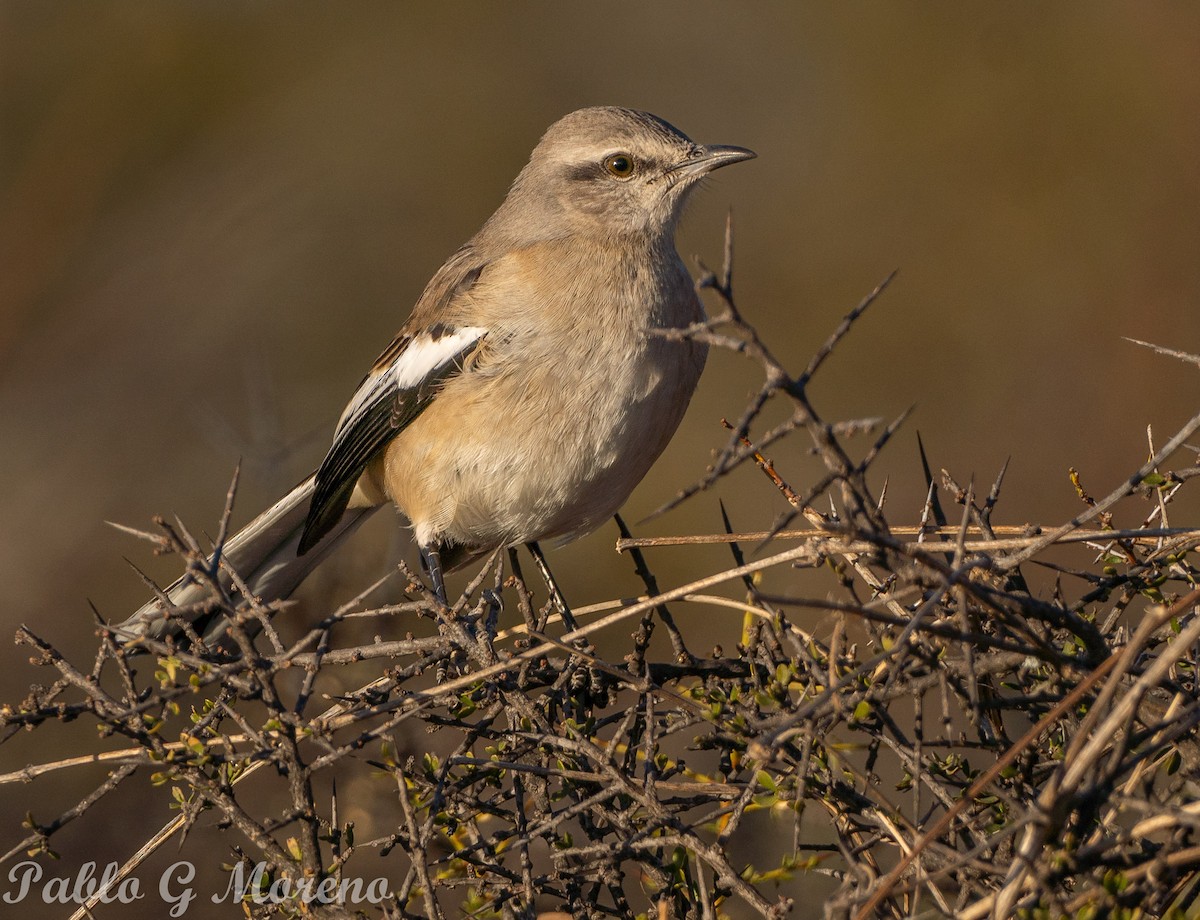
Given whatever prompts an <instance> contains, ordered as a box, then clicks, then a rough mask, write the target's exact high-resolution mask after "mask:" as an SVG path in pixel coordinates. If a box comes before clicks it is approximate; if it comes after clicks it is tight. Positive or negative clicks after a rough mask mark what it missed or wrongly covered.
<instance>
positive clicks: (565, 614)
mask: <svg viewBox="0 0 1200 920" xmlns="http://www.w3.org/2000/svg"><path fill="white" fill-rule="evenodd" d="M525 548H526V549H527V550H529V555H531V556H532V557H533V561H534V564H535V565H536V566H537V568H538V571H539V572H540V573H541V575H542V579H543V580H544V581H545V582H546V587H547V588H548V589H549V590H550V600H551V601H552V602H553V604H554V606H555V607H557V608H558V612H559V613H560V614H561V615H562V621H563V625H564V626H566V627H567V631H568V632H574V631H575V630H576V629H578V628H579V624H578V623H576V622H575V617H574V616H573V615H572V614H571V608H570V607H568V606H567V600H566V598H564V597H563V594H562V592H561V591H559V590H558V582H556V581H555V580H554V576H553V575H551V574H550V566H548V565H546V557H545V556H544V555H542V548H541V547H540V546H538V545H537V542H536V541H533V540H531V541H530V542H528V543H526V544H525Z"/></svg>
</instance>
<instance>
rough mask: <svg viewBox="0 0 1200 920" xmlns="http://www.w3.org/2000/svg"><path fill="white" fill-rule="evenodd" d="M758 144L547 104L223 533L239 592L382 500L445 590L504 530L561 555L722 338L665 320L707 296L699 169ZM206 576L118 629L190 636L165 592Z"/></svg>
mask: <svg viewBox="0 0 1200 920" xmlns="http://www.w3.org/2000/svg"><path fill="white" fill-rule="evenodd" d="M754 156H755V153H754V152H753V151H751V150H748V149H746V148H744V147H735V146H725V145H707V146H706V145H702V144H698V143H696V142H694V141H692V140H691V139H690V138H689V137H688V136H687V135H685V134H684V133H683V132H681V131H680V130H678V129H677V128H675V127H674V126H672V125H671V124H670V123H668V122H666V121H664V120H663V119H661V118H659V117H657V116H655V115H652V114H650V113H648V112H643V111H638V110H634V109H629V108H622V107H617V106H595V107H589V108H583V109H580V110H578V111H575V112H571V113H570V114H568V115H565V116H564V117H562V118H560V119H559V120H558V121H556V122H554V124H552V125H551V126H550V127H549V128H548V129H547V130H546V132H545V134H544V135H543V136H542V138H541V140H540V141H539V142H538V143H537V145H536V146H535V147H534V149H533V152H532V154H531V155H530V157H529V161H528V163H527V164H526V165H525V166H524V168H523V169H521V170H520V172H519V174H518V175H517V177H516V179H515V180H514V181H513V183H512V185H511V187H510V189H509V191H508V194H507V196H506V197H505V198H504V201H503V202H502V203H501V205H500V206H499V208H498V209H497V210H496V211H495V213H493V214H492V216H491V217H490V218H488V220H487V221H486V222H485V223H484V224H483V227H482V228H481V229H480V230H479V231H478V232H477V233H476V234H475V235H474V236H473V237H472V238H471V239H470V240H469V241H468V242H467V243H466V244H465V245H464V246H462V247H461V248H460V249H458V251H457V252H455V253H454V254H453V255H451V256H450V258H449V259H448V260H447V261H446V263H445V264H444V265H443V266H442V267H441V268H440V269H439V270H438V271H437V272H436V273H435V274H434V276H433V278H432V279H431V280H430V281H429V283H428V284H427V285H426V287H425V289H424V292H423V293H422V294H421V296H420V298H419V299H418V300H417V302H416V305H415V307H414V308H413V310H412V312H411V315H410V316H409V318H408V320H407V321H406V322H405V323H404V324H403V326H402V327H401V328H400V331H399V333H398V334H397V335H396V336H395V338H393V339H392V341H391V342H390V344H388V346H387V347H386V348H385V349H384V350H383V353H382V354H381V355H380V356H379V358H378V360H376V362H375V363H374V365H373V366H372V367H371V369H370V371H369V372H368V373H367V374H366V376H365V377H364V378H363V379H362V382H361V383H360V384H359V386H358V389H357V390H356V391H355V392H354V394H353V396H352V397H351V399H350V401H349V403H348V404H347V405H346V408H345V411H344V412H343V413H342V415H341V418H340V419H339V421H338V423H337V425H336V427H335V429H334V432H333V438H332V443H331V445H330V447H329V450H328V452H327V454H326V455H325V458H324V460H323V461H322V462H321V464H320V466H319V467H318V469H317V470H316V472H315V473H313V474H312V475H311V476H308V477H306V478H305V479H304V480H303V481H302V482H301V483H300V484H299V485H297V486H296V487H295V488H293V489H292V490H291V491H289V492H288V493H287V495H285V496H284V497H283V498H281V499H280V500H279V501H278V502H276V503H275V504H274V505H273V506H271V507H270V508H268V509H267V510H266V511H264V512H263V513H262V514H260V515H259V516H258V517H257V518H255V519H254V520H252V521H251V522H250V523H249V524H248V525H246V526H245V527H244V528H243V529H242V530H240V531H239V532H238V533H236V534H235V535H234V536H233V537H231V538H230V539H228V540H227V541H226V543H225V545H224V546H223V547H222V548H221V552H222V557H223V560H224V562H225V563H226V565H227V566H229V567H231V568H232V569H233V570H234V571H235V572H237V573H238V575H239V577H240V579H241V581H242V582H243V584H244V585H245V590H247V591H248V592H250V593H252V594H253V595H254V596H255V597H256V598H258V599H259V600H261V601H264V602H266V601H272V600H278V599H282V598H284V597H287V596H288V595H290V594H291V592H292V591H293V590H295V588H296V587H297V586H298V585H299V584H300V582H301V581H303V580H304V578H305V577H307V575H308V574H309V573H310V572H311V571H312V570H313V569H314V568H315V567H316V566H317V565H318V564H320V562H321V561H322V560H323V559H324V558H325V557H326V556H327V555H328V554H329V553H330V551H332V550H333V549H334V548H335V547H336V546H337V545H338V544H339V543H341V542H342V541H343V540H344V539H345V538H346V537H347V536H348V535H349V534H350V533H352V532H353V531H354V530H355V529H356V527H357V526H358V525H359V524H360V523H362V521H363V520H365V518H366V517H367V516H369V515H370V514H371V513H372V512H374V511H375V510H377V509H378V508H380V507H383V506H385V505H386V504H388V503H389V502H390V503H393V504H394V505H395V506H396V507H397V508H398V509H399V511H400V512H401V514H402V515H403V516H404V518H405V519H406V520H407V522H408V525H409V526H410V527H411V530H412V534H413V537H414V539H415V542H416V544H417V547H418V549H419V552H420V556H421V561H422V565H423V568H424V569H425V572H426V573H427V576H428V578H429V580H430V582H431V584H432V587H433V592H434V594H435V595H436V596H437V597H438V598H439V599H440V600H441V601H442V602H443V603H445V599H446V592H445V581H444V573H445V572H447V571H452V570H454V569H458V568H461V567H462V566H464V565H466V564H467V563H469V562H470V561H472V560H474V559H478V558H480V557H483V556H486V555H487V554H490V553H491V552H493V551H495V550H496V549H498V548H501V547H511V546H518V545H521V544H524V545H526V546H528V547H529V548H530V549H531V550H532V551H534V554H535V560H536V561H537V562H538V563H539V567H541V568H542V569H543V574H547V575H548V573H547V572H546V570H545V569H544V560H543V558H542V556H541V550H540V548H539V545H540V543H542V542H545V541H553V542H555V543H565V542H569V541H571V540H574V539H576V538H578V537H581V536H583V535H585V534H588V533H590V532H592V531H594V530H595V529H596V528H598V527H599V526H600V525H601V524H603V523H604V522H605V521H606V520H608V519H609V518H610V517H611V516H612V515H613V514H614V513H616V511H617V510H618V508H619V507H620V506H621V505H622V504H623V503H624V501H625V500H626V499H627V498H628V497H629V494H630V493H631V492H632V491H633V489H634V487H635V486H636V485H637V484H638V483H639V482H640V481H641V479H642V478H643V476H644V475H645V474H646V472H647V471H648V470H649V468H650V467H651V465H652V464H653V463H654V461H655V460H656V459H657V458H658V456H659V455H660V454H661V453H662V451H663V450H664V449H665V447H666V446H667V443H668V442H669V441H670V439H671V437H672V436H673V434H674V433H675V430H676V428H677V427H678V425H679V423H680V421H681V419H682V418H683V415H684V411H685V410H686V409H687V407H688V404H689V402H690V400H691V398H692V394H693V393H694V391H695V389H696V386H697V383H698V381H699V379H700V376H701V371H702V370H703V368H704V364H705V358H706V353H707V347H706V345H705V344H704V343H703V342H701V341H698V340H697V339H696V338H695V337H688V336H679V335H674V336H672V335H665V334H663V333H664V331H665V330H672V329H679V328H685V327H689V326H692V325H694V324H697V323H701V322H702V321H703V320H704V316H705V314H704V309H703V306H702V304H701V302H700V298H699V296H698V294H697V291H696V287H695V284H694V282H693V280H692V278H691V276H690V274H689V273H688V270H687V268H686V266H685V265H684V263H683V261H682V259H681V258H680V256H679V253H678V251H677V249H676V244H675V231H676V227H677V225H678V222H679V220H680V217H681V215H682V213H683V211H684V207H685V205H686V203H687V201H688V199H689V196H690V195H691V193H692V192H693V191H694V190H695V189H696V187H697V186H698V185H699V184H700V182H701V180H703V179H704V178H705V177H706V176H708V175H709V174H710V173H712V171H713V170H715V169H718V168H721V167H724V166H727V165H729V164H733V163H738V162H741V161H744V160H749V159H752V158H753V157H754ZM226 577H227V576H226ZM208 590H209V589H208V588H207V587H206V586H204V585H202V584H200V583H199V582H198V581H196V580H195V578H194V577H193V576H186V575H185V576H184V577H182V578H181V579H180V580H179V581H177V582H176V583H175V584H174V585H172V586H171V587H170V588H169V589H167V591H166V592H160V596H158V597H156V598H155V599H154V600H152V601H150V602H148V603H147V604H145V605H144V606H143V607H142V608H141V609H139V610H138V611H137V612H136V613H134V614H133V616H131V617H129V618H128V619H127V620H125V621H124V622H123V623H121V624H119V625H118V626H116V627H115V630H114V631H115V633H116V634H117V635H118V636H120V637H122V638H124V639H137V638H140V637H147V638H151V639H163V638H166V637H167V636H170V635H174V634H177V633H178V632H179V629H180V625H179V622H178V617H177V616H173V615H169V613H170V611H169V610H168V608H169V607H171V608H175V607H180V608H182V607H187V608H188V609H194V608H198V607H202V606H203V605H202V604H201V603H199V602H201V601H202V599H203V598H205V597H206V596H207V591H208ZM551 590H552V593H553V592H554V591H556V590H557V589H556V588H555V587H554V586H553V585H552V586H551ZM168 602H169V603H168ZM189 605H191V606H189ZM192 619H193V620H194V622H193V626H194V628H195V629H196V630H197V632H199V633H201V634H202V635H203V636H204V638H205V639H210V638H214V637H217V636H219V635H220V634H221V633H222V632H223V629H224V627H223V623H222V618H221V617H220V616H214V615H209V616H208V618H207V619H206V618H205V617H204V616H203V615H196V616H194V617H192Z"/></svg>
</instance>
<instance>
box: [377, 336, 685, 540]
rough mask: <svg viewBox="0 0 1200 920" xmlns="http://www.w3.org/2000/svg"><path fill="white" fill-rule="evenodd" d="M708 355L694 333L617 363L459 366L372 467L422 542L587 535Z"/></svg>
mask: <svg viewBox="0 0 1200 920" xmlns="http://www.w3.org/2000/svg"><path fill="white" fill-rule="evenodd" d="M703 358H704V356H703V351H702V350H701V349H699V348H698V347H696V346H694V345H692V344H691V343H669V342H665V341H662V340H657V341H656V342H655V344H654V345H653V346H651V347H648V348H646V349H645V350H644V351H643V352H642V353H640V354H636V353H635V354H634V355H630V356H628V357H627V358H626V360H627V361H628V362H629V365H628V367H627V369H626V372H622V373H614V372H613V371H614V368H613V367H612V366H611V364H610V366H608V367H598V366H597V365H596V363H595V362H594V361H593V362H586V361H583V362H575V361H564V362H560V363H558V364H554V363H551V362H546V364H545V365H543V366H539V367H538V368H537V369H535V370H533V371H530V370H529V368H525V369H524V372H523V373H513V374H503V373H498V374H493V375H481V374H471V373H468V374H464V375H463V376H461V377H459V378H455V379H454V380H452V381H450V382H449V383H448V384H447V386H446V388H445V389H444V391H443V392H442V393H440V394H439V395H438V397H437V398H435V399H434V400H433V402H432V403H431V404H430V406H429V408H428V409H426V410H425V412H424V413H422V415H421V416H420V417H418V418H417V419H416V420H415V421H414V422H413V424H412V425H410V426H409V427H408V428H407V429H405V431H403V432H401V433H400V435H398V436H397V437H396V439H395V440H394V441H393V442H392V444H391V445H389V447H388V450H387V452H386V455H385V458H384V463H383V469H382V470H378V471H376V473H375V475H376V476H378V475H380V474H382V479H383V484H384V491H385V492H386V493H387V494H388V495H389V496H390V497H391V498H392V500H393V501H395V502H396V504H397V505H398V506H399V508H400V509H401V511H403V512H404V513H405V515H406V516H407V517H408V518H409V520H410V521H411V522H412V525H413V528H414V530H415V532H416V533H415V536H416V538H417V541H418V542H419V543H421V544H422V545H425V544H428V543H432V542H437V541H443V542H451V543H456V544H460V545H463V546H467V547H471V548H473V549H479V550H487V549H491V548H494V547H497V546H504V545H510V544H516V543H522V542H528V541H530V540H544V539H553V538H562V539H565V540H569V539H573V538H575V537H578V536H582V535H583V534H585V533H588V532H590V531H592V530H594V529H595V528H596V527H598V526H600V525H601V524H603V523H604V521H606V520H607V519H608V518H609V517H610V516H611V515H612V514H613V513H614V512H615V511H616V510H617V509H618V508H619V507H620V505H621V504H622V503H623V502H624V501H625V499H626V498H627V497H628V496H629V493H630V492H631V491H632V490H633V488H634V486H636V485H637V483H638V482H639V481H640V480H641V478H642V477H643V476H644V475H645V473H646V471H647V470H648V469H649V468H650V465H651V464H652V463H653V462H654V460H655V459H657V457H658V455H659V454H660V453H661V452H662V450H663V449H664V448H665V447H666V445H667V442H668V441H669V440H670V438H671V436H672V435H673V434H674V432H675V429H676V427H677V426H678V424H679V421H680V419H681V418H682V416H683V411H684V409H685V408H686V406H687V402H688V399H689V398H690V396H691V393H692V391H693V389H694V388H695V385H696V382H697V380H698V378H699V374H700V370H701V368H702V367H703ZM564 367H567V368H572V369H579V370H585V371H586V369H587V368H591V369H592V372H591V373H587V372H585V373H574V374H572V373H567V372H564ZM567 387H569V388H572V390H573V393H572V395H571V398H564V388H567ZM568 406H573V407H575V409H576V411H574V412H573V413H572V412H568V411H565V408H566V407H568Z"/></svg>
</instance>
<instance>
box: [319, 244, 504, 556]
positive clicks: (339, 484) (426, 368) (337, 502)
mask: <svg viewBox="0 0 1200 920" xmlns="http://www.w3.org/2000/svg"><path fill="white" fill-rule="evenodd" d="M471 255H472V254H471V252H470V250H467V249H464V250H460V251H459V252H458V253H456V254H455V256H454V257H453V258H452V259H451V260H450V261H449V262H447V263H446V265H445V266H444V267H443V268H442V270H441V271H440V272H438V274H437V275H435V276H434V278H433V280H432V281H430V283H429V286H428V287H427V288H426V290H425V294H424V295H423V296H422V298H421V302H420V304H418V309H417V310H414V312H413V318H412V320H410V321H409V323H408V324H407V325H406V326H405V328H404V329H402V330H401V331H400V333H399V335H397V336H396V338H394V339H393V340H392V342H391V344H390V345H388V347H387V348H386V349H384V352H383V354H382V355H380V356H379V358H378V360H376V362H375V365H374V366H373V367H372V368H371V372H370V373H369V374H367V376H366V377H364V378H363V381H362V383H360V384H359V387H358V391H357V392H356V393H355V394H354V396H353V398H352V399H351V400H350V402H349V404H348V405H347V406H346V409H345V411H344V412H343V413H342V417H341V419H340V420H339V422H338V425H337V429H336V430H335V431H334V435H333V444H332V445H331V446H330V448H329V453H327V454H326V455H325V459H324V460H323V461H322V462H321V466H320V468H319V469H318V470H317V475H316V487H315V489H314V491H313V497H312V503H311V504H310V505H309V509H308V517H307V519H306V520H305V523H304V532H303V534H302V535H301V538H300V546H299V550H298V552H299V553H300V555H303V554H304V553H305V552H307V551H308V550H309V549H311V548H312V547H313V546H315V545H316V544H317V542H318V541H319V540H320V539H321V537H322V536H324V535H325V534H326V533H327V532H328V531H329V530H330V529H331V528H332V527H333V526H334V525H335V524H336V523H337V522H338V520H340V519H341V516H342V513H343V512H344V511H345V510H346V505H347V504H348V503H349V501H350V496H351V494H352V493H353V492H354V486H355V484H356V483H357V482H358V479H359V477H360V476H361V475H362V473H363V470H365V469H366V467H367V464H368V463H370V462H371V460H373V459H374V458H375V456H376V455H377V454H378V453H379V451H380V450H382V449H383V448H384V447H385V446H386V445H387V443H388V442H389V441H391V440H392V438H394V437H395V436H396V435H398V434H399V433H400V432H401V431H402V430H404V428H405V427H407V426H408V424H409V423H410V422H412V420H413V419H415V418H416V417H417V416H418V415H420V414H421V412H422V411H423V410H424V409H425V407H426V406H428V405H429V403H430V401H431V400H433V398H434V397H435V396H437V393H438V391H439V390H440V389H441V386H442V384H443V383H444V382H445V381H446V380H447V379H448V378H449V377H452V376H454V375H455V374H458V373H461V372H462V369H463V366H464V362H465V360H466V358H467V356H468V355H470V354H471V352H472V351H474V350H475V349H476V348H478V347H479V345H480V343H481V342H482V341H483V338H484V336H485V335H486V334H487V329H486V328H484V327H482V326H472V325H467V324H466V323H458V324H456V323H453V322H449V321H447V322H441V321H434V322H425V323H422V322H420V320H421V319H422V318H423V317H430V316H431V315H432V316H444V317H450V316H454V315H455V314H458V315H461V314H462V310H461V309H457V308H458V307H461V303H458V302H459V301H461V300H462V299H464V298H465V297H467V296H468V294H469V291H470V289H471V287H472V286H473V285H474V284H475V283H476V282H477V281H478V279H479V276H480V274H481V273H482V272H483V268H484V265H483V263H482V262H480V261H478V260H477V259H472V258H471Z"/></svg>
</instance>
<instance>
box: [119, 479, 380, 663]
mask: <svg viewBox="0 0 1200 920" xmlns="http://www.w3.org/2000/svg"><path fill="white" fill-rule="evenodd" d="M313 483H314V477H312V476H309V477H308V478H307V479H305V480H304V481H303V482H302V483H300V484H299V485H298V486H296V487H295V488H294V489H292V490H291V491H290V492H288V494H287V495H285V496H284V497H283V498H281V499H280V500H279V501H277V502H276V503H275V504H274V505H272V506H271V507H270V508H268V509H267V510H266V511H264V512H263V513H262V514H260V515H259V516H258V517H256V518H255V519H254V520H253V521H251V522H250V523H249V524H247V525H246V526H245V527H243V528H242V529H241V530H239V531H238V532H237V533H236V534H234V535H233V536H232V537H230V538H229V539H228V540H227V541H226V542H225V546H224V549H223V551H222V559H223V560H224V562H225V563H226V564H227V565H228V566H229V567H230V568H232V569H233V571H234V572H236V573H237V574H238V577H239V578H241V580H242V581H243V582H244V583H245V584H246V587H247V588H248V589H249V591H250V593H251V594H253V595H254V596H255V597H257V598H259V599H261V600H262V601H263V602H264V603H269V602H271V601H276V600H282V599H283V598H285V597H287V596H289V595H290V594H291V593H292V592H293V591H294V590H296V588H297V587H298V586H299V585H300V582H302V581H304V579H305V578H307V577H308V576H309V573H311V572H312V570H313V569H315V568H316V567H317V566H318V565H320V563H321V562H322V561H323V560H324V559H325V557H326V556H328V555H329V553H330V552H332V551H333V550H334V548H336V547H337V545H338V544H339V543H341V541H342V540H343V539H344V538H345V537H346V536H348V535H349V534H351V533H353V532H354V529H355V528H356V527H358V525H359V524H361V523H362V522H363V521H364V520H366V519H367V518H368V517H369V516H370V514H371V512H373V511H374V510H375V508H374V507H370V508H349V509H347V510H346V511H345V512H344V513H343V514H342V517H341V519H340V520H339V521H338V522H337V523H336V524H335V525H334V526H333V527H332V528H331V529H330V530H329V532H328V533H326V534H325V535H324V536H323V537H321V539H320V541H318V542H317V543H316V544H315V545H314V546H313V547H312V548H311V549H309V550H308V551H307V552H305V554H304V555H303V556H301V555H298V554H297V548H298V546H299V543H300V532H301V531H302V530H303V528H304V520H305V517H306V516H307V514H308V506H309V503H310V500H311V499H312V494H313ZM219 577H220V578H221V580H222V583H223V584H224V585H226V587H228V586H230V585H231V584H232V579H230V578H229V575H228V573H227V572H224V571H222V572H221V574H220V576H219ZM166 594H167V596H168V597H169V598H170V600H171V604H172V605H173V606H175V607H177V608H187V607H189V606H191V607H192V609H193V610H195V611H196V612H195V613H194V614H192V613H190V612H189V613H188V616H189V618H190V619H191V620H192V622H193V625H194V626H195V628H196V630H197V632H199V633H200V634H201V635H202V636H203V637H204V638H206V639H209V638H215V637H217V636H219V635H221V634H222V633H223V632H224V630H225V626H226V624H225V622H224V618H223V617H221V616H220V615H215V616H214V615H211V614H210V615H207V616H206V615H205V614H204V613H203V612H202V610H201V608H202V607H203V601H205V600H206V599H207V598H208V597H209V596H210V595H209V588H208V586H206V585H204V584H201V583H198V582H197V581H196V580H195V578H194V577H192V576H190V575H185V576H183V577H182V578H180V579H179V580H178V581H176V582H175V583H174V584H173V585H171V587H170V588H168V589H167V591H166ZM181 612H182V611H181ZM113 629H114V631H115V632H116V633H117V635H118V636H119V637H120V638H122V639H125V640H132V639H137V638H141V637H146V638H151V639H162V638H165V637H166V636H168V635H173V634H176V633H178V632H179V631H180V627H179V623H178V619H177V618H176V617H168V615H167V611H166V609H165V606H164V604H163V603H162V601H161V600H159V599H155V600H152V601H150V602H149V603H147V604H145V605H143V606H142V608H141V609H140V610H138V611H137V613H135V614H134V615H133V616H131V617H130V618H129V619H127V620H125V621H124V622H123V623H120V624H119V625H117V626H115V627H113Z"/></svg>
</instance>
